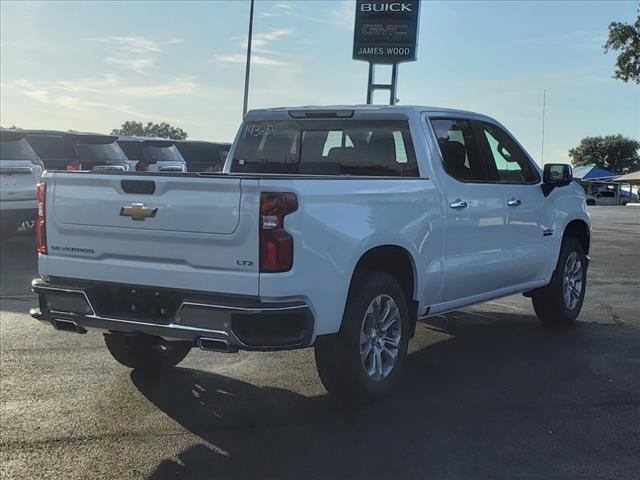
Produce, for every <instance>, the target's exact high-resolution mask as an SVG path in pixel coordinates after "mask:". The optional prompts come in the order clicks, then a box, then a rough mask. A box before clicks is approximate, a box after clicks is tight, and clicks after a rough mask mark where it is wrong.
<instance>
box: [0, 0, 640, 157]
mask: <svg viewBox="0 0 640 480" xmlns="http://www.w3.org/2000/svg"><path fill="white" fill-rule="evenodd" d="M248 5H249V3H248V1H245V0H238V1H230V2H225V1H211V2H205V1H199V2H169V1H162V2H161V1H156V2H151V1H149V2H126V3H125V2H123V3H119V2H115V1H108V2H97V1H93V2H53V1H46V2H11V1H5V0H2V2H0V17H1V45H0V69H1V70H0V80H1V85H0V94H1V95H0V102H1V108H0V122H1V123H2V125H3V126H10V125H14V124H15V125H17V126H20V127H23V128H51V129H61V130H67V129H74V130H81V131H96V132H109V131H111V129H112V128H114V127H118V126H119V125H120V124H121V123H123V122H124V121H125V120H138V121H156V122H160V121H167V122H170V123H172V124H174V125H176V126H179V127H181V128H183V129H185V130H186V131H187V132H188V133H189V135H190V138H194V139H208V140H220V141H225V140H226V141H231V140H232V139H233V135H234V133H235V130H236V129H237V127H238V125H239V123H240V120H241V113H242V93H243V81H244V52H245V49H244V48H245V45H246V33H247V23H248V12H249V9H248ZM637 9H638V2H637V1H633V2H632V1H628V2H615V1H603V2H595V1H593V2H579V1H570V2H551V1H539V2H523V1H513V2H502V1H501V2H482V1H473V2H423V5H422V16H421V27H420V28H421V30H420V45H419V49H418V61H417V62H414V63H409V64H403V65H401V66H400V81H399V91H398V97H399V98H400V101H401V103H404V104H424V105H433V106H443V107H454V108H462V109H467V110H473V111H478V112H481V113H485V114H488V115H491V116H493V117H495V118H497V119H498V120H499V121H501V122H502V123H504V124H505V125H506V126H507V127H508V128H509V129H510V130H511V131H512V133H514V135H516V137H517V138H518V139H519V140H520V141H521V142H522V143H523V145H524V146H525V147H526V148H527V149H528V150H529V152H530V153H531V155H532V156H533V157H534V158H536V160H537V161H538V162H539V161H540V153H541V125H542V96H543V90H544V89H546V90H547V115H546V136H545V153H544V156H545V162H550V161H566V160H567V159H568V157H567V150H568V149H569V148H571V147H573V146H575V145H576V144H577V143H578V141H579V140H580V138H582V137H584V136H587V135H604V134H614V133H622V134H625V135H629V136H633V137H636V138H640V87H638V86H637V85H634V84H625V83H623V82H621V81H617V80H614V79H612V78H611V75H612V74H613V65H614V62H615V55H614V54H612V53H610V54H609V55H604V53H603V50H602V48H601V46H602V44H603V43H604V41H605V39H606V34H607V26H608V24H609V23H610V22H611V21H613V20H617V21H625V22H630V21H633V20H634V18H635V16H636V15H637V13H636V12H637ZM354 10H355V4H354V3H352V2H350V1H329V0H325V1H302V0H300V1H260V0H259V1H257V2H256V13H255V22H254V47H255V49H254V58H253V60H254V61H253V66H252V78H251V92H250V101H249V105H250V108H251V107H253V108H255V107H267V106H282V105H305V104H316V105H317V104H340V103H342V104H345V103H347V104H348V103H364V100H365V90H366V82H367V64H366V63H364V62H356V61H353V60H351V44H352V37H353V16H354ZM376 99H377V100H379V101H380V102H381V103H383V101H384V97H383V96H382V93H381V97H377V98H376Z"/></svg>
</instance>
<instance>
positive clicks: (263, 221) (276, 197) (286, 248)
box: [260, 192, 298, 273]
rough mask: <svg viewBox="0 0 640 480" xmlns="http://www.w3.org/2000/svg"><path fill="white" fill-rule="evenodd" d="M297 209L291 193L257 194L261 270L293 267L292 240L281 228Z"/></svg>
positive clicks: (268, 270) (284, 269)
mask: <svg viewBox="0 0 640 480" xmlns="http://www.w3.org/2000/svg"><path fill="white" fill-rule="evenodd" d="M297 209H298V197H296V194H295V193H291V192H263V193H262V194H261V195H260V271H261V272H272V273H273V272H286V271H288V270H291V267H292V266H293V237H292V236H291V235H289V233H288V232H287V231H286V230H285V229H284V217H285V216H287V215H288V214H290V213H292V212H295V211H296V210H297Z"/></svg>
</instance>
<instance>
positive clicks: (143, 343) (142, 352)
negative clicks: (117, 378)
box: [104, 333, 191, 371]
mask: <svg viewBox="0 0 640 480" xmlns="http://www.w3.org/2000/svg"><path fill="white" fill-rule="evenodd" d="M104 342H105V344H106V345H107V349H108V350H109V353H111V355H112V356H113V358H115V359H116V360H117V361H118V362H119V363H121V364H122V365H124V366H125V367H129V368H136V369H141V370H147V371H159V370H163V369H165V368H171V367H174V366H176V365H177V364H178V363H180V362H181V361H182V360H184V357H186V356H187V354H188V353H189V351H190V350H191V345H189V344H187V343H183V342H166V341H164V340H163V339H161V338H160V337H153V336H150V335H125V334H121V333H105V334H104Z"/></svg>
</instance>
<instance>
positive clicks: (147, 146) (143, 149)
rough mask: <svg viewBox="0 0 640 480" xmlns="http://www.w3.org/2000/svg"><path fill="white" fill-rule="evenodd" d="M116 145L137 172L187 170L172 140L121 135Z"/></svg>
mask: <svg viewBox="0 0 640 480" xmlns="http://www.w3.org/2000/svg"><path fill="white" fill-rule="evenodd" d="M118 145H120V148H122V150H123V151H124V153H125V155H126V156H127V158H128V159H129V161H130V162H131V169H132V170H135V171H137V172H147V171H148V172H186V171H187V167H186V163H185V161H184V159H183V158H182V155H180V152H179V151H178V149H177V148H176V142H175V141H174V140H168V139H165V138H146V137H130V136H124V135H121V136H119V137H118Z"/></svg>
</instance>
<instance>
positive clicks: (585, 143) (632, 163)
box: [569, 134, 640, 175]
mask: <svg viewBox="0 0 640 480" xmlns="http://www.w3.org/2000/svg"><path fill="white" fill-rule="evenodd" d="M638 149H640V142H639V141H637V140H634V139H633V138H629V137H625V136H623V135H620V134H618V135H606V136H604V137H602V136H598V137H585V138H583V139H582V140H580V144H579V145H578V146H577V147H575V148H572V149H571V150H569V157H571V161H572V162H573V163H574V164H575V165H595V166H596V167H600V168H604V169H605V170H609V171H611V172H613V173H616V174H619V175H624V174H625V173H629V172H633V171H635V170H638V169H640V155H638Z"/></svg>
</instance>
